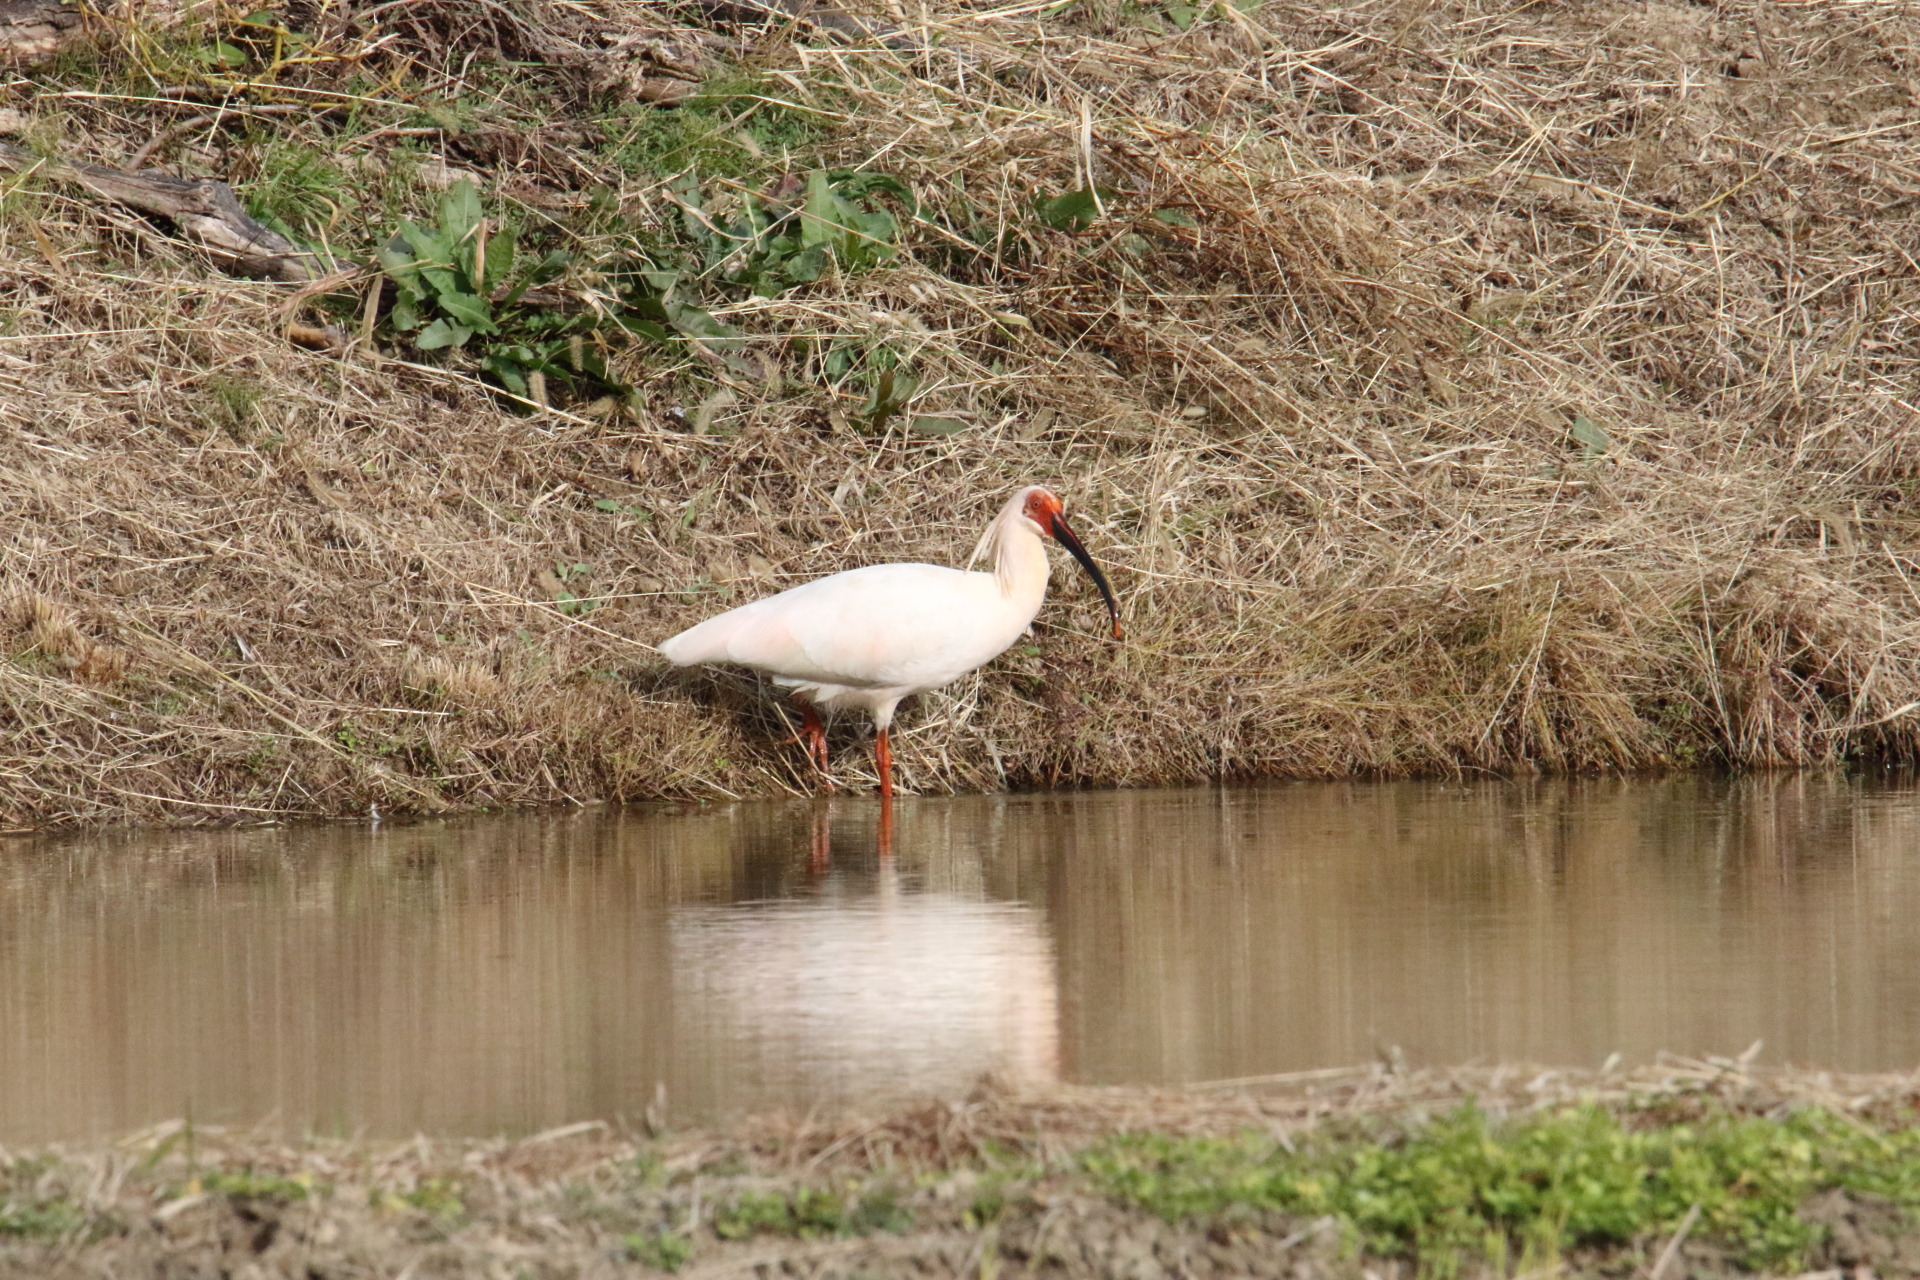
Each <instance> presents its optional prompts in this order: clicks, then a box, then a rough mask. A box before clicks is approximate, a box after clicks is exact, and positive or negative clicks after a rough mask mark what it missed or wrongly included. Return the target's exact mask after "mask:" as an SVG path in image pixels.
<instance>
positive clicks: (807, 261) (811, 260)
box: [768, 245, 831, 297]
mask: <svg viewBox="0 0 1920 1280" xmlns="http://www.w3.org/2000/svg"><path fill="white" fill-rule="evenodd" d="M830 252H831V251H830V250H829V249H828V248H827V246H825V245H815V246H814V247H813V248H811V249H807V250H804V251H802V252H800V253H796V254H794V255H793V256H792V257H791V258H788V259H787V260H786V261H785V262H784V263H782V264H781V268H780V269H781V271H782V273H783V274H785V276H786V277H787V279H789V280H791V281H793V282H794V283H795V284H812V283H813V282H814V281H815V280H818V279H819V278H820V276H821V275H822V273H824V272H825V271H826V269H827V257H828V254H829V253H830ZM768 296H770V297H771V296H772V295H768Z"/></svg>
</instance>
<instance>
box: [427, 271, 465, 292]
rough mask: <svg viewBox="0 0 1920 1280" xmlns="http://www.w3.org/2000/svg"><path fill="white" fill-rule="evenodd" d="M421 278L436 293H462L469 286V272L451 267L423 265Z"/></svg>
mask: <svg viewBox="0 0 1920 1280" xmlns="http://www.w3.org/2000/svg"><path fill="white" fill-rule="evenodd" d="M420 278H421V279H422V280H425V281H426V282H427V284H428V286H429V287H430V288H431V289H432V290H433V291H434V292H435V293H461V292H463V291H465V289H466V287H467V273H466V272H464V271H455V270H453V269H452V268H451V267H429V266H422V267H421V268H420Z"/></svg>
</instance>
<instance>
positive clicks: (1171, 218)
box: [1153, 209, 1200, 227]
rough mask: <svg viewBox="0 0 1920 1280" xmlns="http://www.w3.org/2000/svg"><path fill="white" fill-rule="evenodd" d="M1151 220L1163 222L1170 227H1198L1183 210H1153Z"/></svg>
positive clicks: (1197, 222) (1193, 219)
mask: <svg viewBox="0 0 1920 1280" xmlns="http://www.w3.org/2000/svg"><path fill="white" fill-rule="evenodd" d="M1153 218H1154V221H1156V222H1164V223H1166V224H1167V225H1168V226H1170V227H1197V226H1199V225H1200V223H1199V221H1198V220H1196V219H1195V218H1194V216H1193V215H1192V214H1190V213H1188V212H1187V211H1186V210H1185V209H1155V210H1154V211H1153Z"/></svg>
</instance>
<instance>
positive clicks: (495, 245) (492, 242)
mask: <svg viewBox="0 0 1920 1280" xmlns="http://www.w3.org/2000/svg"><path fill="white" fill-rule="evenodd" d="M514 247H515V246H514V234H513V232H511V231H500V232H496V233H495V234H493V235H491V236H489V237H488V238H487V280H486V282H487V283H488V284H490V285H497V284H499V283H501V282H502V281H504V280H505V279H506V278H507V276H508V275H509V274H510V273H511V272H512V271H513V253H514Z"/></svg>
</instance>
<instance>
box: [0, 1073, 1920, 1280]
mask: <svg viewBox="0 0 1920 1280" xmlns="http://www.w3.org/2000/svg"><path fill="white" fill-rule="evenodd" d="M1914 1090H1915V1083H1914V1079H1913V1078H1912V1077H1910V1076H1900V1077H1835V1076H1831V1075H1827V1074H1812V1073H1795V1072H1780V1071H1760V1070H1757V1069H1754V1068H1752V1067H1750V1066H1748V1065H1747V1064H1744V1063H1741V1062H1738V1061H1733V1060H1714V1061H1706V1062H1701V1061H1692V1060H1687V1059H1679V1058H1667V1059H1663V1060H1662V1061H1661V1062H1659V1063H1657V1064H1655V1065H1653V1066H1648V1067H1643V1068H1639V1069H1634V1070H1629V1071H1620V1070H1614V1071H1606V1072H1580V1071H1544V1070H1535V1069H1531V1068H1528V1069H1521V1068H1517V1067H1507V1068H1500V1069H1486V1068H1473V1069H1463V1070H1451V1071H1438V1070H1424V1071H1413V1072H1408V1071H1405V1070H1404V1069H1402V1070H1393V1069H1390V1068H1389V1067H1386V1066H1380V1065H1375V1066H1367V1067H1358V1068H1353V1069H1348V1070H1341V1069H1335V1070H1329V1071H1320V1072H1306V1073H1301V1074H1299V1075H1295V1076H1289V1077H1273V1078H1269V1079H1262V1080H1251V1081H1240V1082H1228V1083H1226V1084H1223V1085H1221V1086H1217V1087H1212V1088H1208V1089H1202V1090H1190V1091H1185V1092H1176V1091H1147V1090H1097V1089H1072V1090H1059V1091H1054V1092H1049V1093H1045V1094H1038V1095H1023V1094H1020V1093H1017V1092H1012V1091H1008V1090H1006V1089H1003V1088H1000V1087H997V1086H994V1085H992V1084H983V1085H982V1086H981V1087H980V1088H979V1089H978V1090H976V1091H975V1093H974V1094H973V1095H972V1096H971V1097H969V1098H967V1099H965V1100H963V1101H957V1102H952V1103H939V1104H928V1105H925V1106H922V1107H918V1108H913V1109H909V1110H904V1111H900V1112H897V1113H894V1114H889V1115H881V1116H866V1117H851V1116H841V1117H822V1116H814V1117H809V1118H807V1119H792V1118H786V1119H781V1118H771V1119H762V1120H756V1121H746V1122H742V1123H740V1124H738V1125H736V1126H733V1127H731V1128H728V1129H724V1130H719V1131H703V1130H690V1129H681V1128H675V1127H673V1126H672V1125H671V1124H670V1122H669V1120H668V1118H667V1117H666V1115H665V1113H664V1109H663V1110H662V1113H661V1114H658V1115H651V1114H650V1116H649V1117H648V1118H644V1119H643V1118H640V1117H634V1118H633V1119H632V1122H631V1125H632V1127H631V1128H630V1129H628V1130H621V1129H616V1128H613V1127H610V1126H608V1125H607V1124H604V1123H600V1122H591V1123H583V1124H579V1125H572V1126H568V1127H566V1128H563V1129H557V1130H554V1131H551V1132H548V1133H544V1134H537V1135H533V1136H531V1137H527V1138H523V1139H519V1140H515V1141H505V1140H499V1141H491V1142H478V1141H434V1140H430V1139H427V1138H424V1137H422V1138H416V1139H414V1140H411V1141H406V1142H397V1141H375V1140H370V1139H364V1138H363V1139H353V1140H344V1139H342V1140H335V1139H320V1138H295V1139H288V1138H284V1137H281V1136H279V1135H277V1134H275V1133H274V1132H273V1131H272V1129H271V1127H268V1128H263V1129H261V1130H259V1131H255V1132H251V1133H243V1132H236V1131H231V1130H217V1129H207V1128H194V1127H191V1126H188V1125H183V1124H181V1123H178V1122H175V1123H169V1124H165V1125H160V1126H157V1127H155V1128H153V1129H151V1130H148V1131H146V1132H143V1133H140V1134H135V1135H132V1136H129V1137H127V1138H125V1139H122V1140H120V1141H117V1142H111V1143H108V1142H99V1143H76V1144H69V1145H67V1146H64V1147H60V1148H54V1149H49V1150H46V1151H39V1152H25V1151H22V1152H9V1153H4V1154H0V1274H18V1275H34V1276H60V1275H100V1274H114V1275H134V1274H156V1275H157V1274H168V1275H178V1274H193V1275H198V1274H214V1273H219V1274H229V1275H236V1276H238V1275H246V1276H283V1275H284V1276H299V1277H330V1276H349V1275H367V1274H381V1275H393V1274H403V1273H404V1274H414V1275H436V1274H490V1273H492V1272H494V1271H506V1272H509V1273H512V1274H517V1275H524V1276H558V1275H569V1276H599V1275H638V1274H657V1273H660V1272H663V1271H677V1272H678V1273H679V1274H681V1275H683V1276H721V1275H737V1274H746V1273H749V1272H754V1273H758V1274H810V1275H845V1276H854V1275H864V1276H873V1277H883V1276H907V1275H915V1276H921V1275H934V1276H960V1275H967V1276H976V1275H992V1274H1003V1273H1007V1272H1009V1271H1012V1270H1017V1271H1018V1272H1019V1273H1022V1274H1031V1275H1051V1276H1139V1277H1146V1276H1163V1275H1185V1276H1201V1277H1204V1276H1235V1275H1258V1276H1274V1275H1291V1276H1296V1277H1300V1278H1301V1280H1315V1278H1318V1277H1361V1276H1365V1275H1376V1276H1386V1275H1400V1276H1409V1275H1413V1274H1416V1273H1418V1274H1423V1275H1462V1276H1491V1275H1512V1274H1516V1273H1527V1274H1537V1273H1548V1272H1552V1273H1572V1274H1581V1275H1619V1274H1625V1273H1626V1272H1627V1271H1629V1270H1633V1271H1636V1273H1642V1274H1652V1275H1656V1276H1661V1277H1665V1278H1666V1280H1681V1278H1682V1277H1689V1276H1702V1277H1705V1276H1716V1277H1717V1276H1724V1275H1730V1274H1744V1273H1749V1272H1754V1271H1759V1272H1763V1273H1764V1272H1771V1273H1774V1274H1782V1273H1786V1274H1791V1273H1794V1272H1799V1271H1806V1270H1810V1269H1825V1270H1827V1271H1828V1272H1829V1273H1831V1274H1835V1275H1838V1274H1841V1273H1842V1272H1843V1270H1844V1269H1857V1268H1861V1267H1864V1268H1867V1269H1868V1271H1870V1272H1871V1273H1872V1274H1874V1275H1878V1276H1882V1277H1887V1276H1902V1275H1910V1274H1915V1273H1917V1272H1920V1231H1916V1228H1915V1226H1914V1217H1913V1214H1914V1212H1915V1211H1916V1209H1920V1132H1917V1131H1916V1130H1915V1129H1914V1127H1913V1116H1914V1110H1913V1106H1914V1099H1915V1092H1914ZM664 1101H665V1100H664V1099H663V1100H662V1104H663V1108H664ZM1856 1274H1857V1271H1856Z"/></svg>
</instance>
